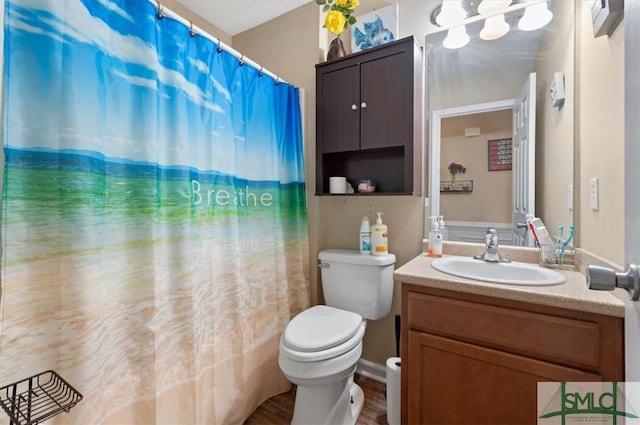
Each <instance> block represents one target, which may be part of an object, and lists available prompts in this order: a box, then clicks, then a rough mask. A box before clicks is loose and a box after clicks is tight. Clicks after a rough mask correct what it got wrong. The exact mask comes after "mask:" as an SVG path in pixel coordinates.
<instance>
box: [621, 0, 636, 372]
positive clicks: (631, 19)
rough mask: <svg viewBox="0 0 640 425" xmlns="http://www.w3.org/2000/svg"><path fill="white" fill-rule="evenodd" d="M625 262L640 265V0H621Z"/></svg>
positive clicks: (632, 313) (629, 354)
mask: <svg viewBox="0 0 640 425" xmlns="http://www.w3.org/2000/svg"><path fill="white" fill-rule="evenodd" d="M623 23H624V31H625V38H624V43H625V45H624V50H625V54H624V56H625V116H624V121H625V179H624V180H625V243H624V249H625V262H626V263H627V264H636V265H640V238H639V237H638V235H640V167H638V163H640V136H638V135H639V134H640V56H638V53H637V52H638V51H640V2H638V1H635V0H626V1H625V2H624V21H623ZM625 306H626V308H625V318H624V319H625V322H624V328H625V359H626V361H625V374H626V376H625V380H626V381H627V382H640V302H638V301H631V300H628V299H627V301H626V302H625Z"/></svg>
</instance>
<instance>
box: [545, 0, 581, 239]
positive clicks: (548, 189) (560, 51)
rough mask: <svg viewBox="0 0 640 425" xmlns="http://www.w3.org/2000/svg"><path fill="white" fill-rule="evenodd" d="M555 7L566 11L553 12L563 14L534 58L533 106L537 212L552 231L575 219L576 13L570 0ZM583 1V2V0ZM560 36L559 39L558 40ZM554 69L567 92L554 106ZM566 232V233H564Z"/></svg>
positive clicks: (558, 15) (558, 3)
mask: <svg viewBox="0 0 640 425" xmlns="http://www.w3.org/2000/svg"><path fill="white" fill-rule="evenodd" d="M555 3H556V4H555V7H556V8H563V9H568V13H556V14H555V16H556V17H561V18H564V21H560V22H558V25H556V27H555V28H556V31H555V32H554V33H550V32H545V33H544V34H545V35H544V37H543V40H542V43H541V47H540V51H541V52H544V54H541V55H540V56H539V58H538V60H537V62H536V74H537V80H538V81H537V86H538V88H539V93H542V94H541V95H540V96H538V99H537V100H538V102H537V104H536V105H537V108H536V214H537V215H538V216H539V217H541V218H542V219H543V220H544V222H545V224H546V226H547V228H548V229H550V231H551V234H555V232H556V229H558V225H559V224H562V225H564V226H565V227H566V226H567V225H569V224H572V223H573V222H574V219H573V211H572V210H571V209H569V206H568V201H567V196H568V186H569V185H570V184H572V183H573V168H574V167H573V150H574V144H573V131H574V112H575V96H574V95H573V93H574V85H575V72H574V69H575V65H574V64H575V54H574V53H575V38H574V33H575V31H574V29H575V25H574V22H575V19H574V16H575V13H571V9H574V8H575V7H576V4H575V3H574V2H573V1H561V2H555ZM582 3H584V2H582ZM558 39H560V40H563V42H561V43H558V42H557V40H558ZM555 72H562V73H563V74H564V81H565V87H566V92H567V93H569V95H567V96H566V99H565V101H564V105H563V106H562V107H559V108H558V107H553V105H552V104H551V97H550V96H549V84H550V81H551V77H552V76H553V74H554V73H555ZM565 235H566V233H565Z"/></svg>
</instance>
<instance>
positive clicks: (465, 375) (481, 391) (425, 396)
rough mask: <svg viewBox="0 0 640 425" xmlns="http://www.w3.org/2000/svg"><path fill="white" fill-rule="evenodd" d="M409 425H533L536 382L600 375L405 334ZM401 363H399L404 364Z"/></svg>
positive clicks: (584, 378)
mask: <svg viewBox="0 0 640 425" xmlns="http://www.w3.org/2000/svg"><path fill="white" fill-rule="evenodd" d="M408 333H409V338H408V351H409V352H408V364H407V366H406V369H405V365H404V364H403V365H402V367H403V373H405V371H408V381H409V382H408V394H407V398H408V406H407V407H408V409H407V413H408V416H407V419H408V423H409V424H439V425H444V424H477V425H479V424H491V425H499V424H509V425H512V424H536V423H537V383H538V382H544V381H557V382H559V381H573V382H579V381H589V382H592V381H602V378H601V377H600V376H599V375H595V374H590V373H586V372H583V371H580V370H576V369H572V368H568V367H566V366H558V365H555V364H552V363H547V362H543V361H539V360H534V359H530V358H527V357H522V356H518V355H514V354H510V353H505V352H501V351H498V350H492V349H489V348H484V347H480V346H476V345H473V344H468V343H464V342H460V341H455V340H452V339H448V338H443V337H439V336H435V335H431V334H427V333H423V332H417V331H413V330H410V331H409V332H408ZM403 362H404V361H403Z"/></svg>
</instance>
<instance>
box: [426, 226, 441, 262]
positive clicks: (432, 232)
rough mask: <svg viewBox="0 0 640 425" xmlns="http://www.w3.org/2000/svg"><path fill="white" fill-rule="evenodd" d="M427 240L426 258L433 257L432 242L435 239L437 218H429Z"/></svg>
mask: <svg viewBox="0 0 640 425" xmlns="http://www.w3.org/2000/svg"><path fill="white" fill-rule="evenodd" d="M429 226H430V229H431V230H429V238H428V239H429V240H428V241H427V256H428V257H433V241H434V240H435V238H436V229H437V228H438V217H433V216H431V217H429Z"/></svg>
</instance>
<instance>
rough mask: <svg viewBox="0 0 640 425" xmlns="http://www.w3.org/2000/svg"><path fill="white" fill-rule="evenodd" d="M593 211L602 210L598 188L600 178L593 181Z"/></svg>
mask: <svg viewBox="0 0 640 425" xmlns="http://www.w3.org/2000/svg"><path fill="white" fill-rule="evenodd" d="M590 187H591V210H593V211H598V210H599V209H600V189H599V188H598V178H597V177H594V178H592V179H591V186H590Z"/></svg>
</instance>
